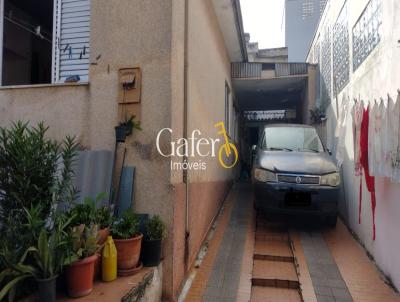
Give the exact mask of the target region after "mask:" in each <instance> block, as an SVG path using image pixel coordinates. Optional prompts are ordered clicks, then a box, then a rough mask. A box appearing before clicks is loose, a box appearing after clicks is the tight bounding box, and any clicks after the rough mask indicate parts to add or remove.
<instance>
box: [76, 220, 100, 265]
mask: <svg viewBox="0 0 400 302" xmlns="http://www.w3.org/2000/svg"><path fill="white" fill-rule="evenodd" d="M97 236H98V226H97V225H96V224H91V225H79V226H74V227H72V229H71V237H70V240H71V241H70V243H71V251H72V255H73V256H76V257H77V258H78V259H83V258H87V257H90V256H92V255H94V254H95V253H96V252H97V251H98V249H99V245H98V244H97Z"/></svg>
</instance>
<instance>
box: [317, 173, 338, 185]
mask: <svg viewBox="0 0 400 302" xmlns="http://www.w3.org/2000/svg"><path fill="white" fill-rule="evenodd" d="M338 185H340V174H339V173H338V172H335V173H331V174H326V175H322V176H321V186H331V187H337V186H338Z"/></svg>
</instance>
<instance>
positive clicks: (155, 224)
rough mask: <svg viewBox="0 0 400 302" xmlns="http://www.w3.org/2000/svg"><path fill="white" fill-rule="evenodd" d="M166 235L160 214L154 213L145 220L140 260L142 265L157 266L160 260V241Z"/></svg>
mask: <svg viewBox="0 0 400 302" xmlns="http://www.w3.org/2000/svg"><path fill="white" fill-rule="evenodd" d="M165 236H166V226H165V224H164V222H163V221H162V220H161V218H160V216H158V215H154V216H153V217H152V218H151V219H149V220H148V221H147V222H146V236H145V238H144V240H143V250H142V262H143V265H144V266H157V265H159V264H160V260H161V243H162V240H163V239H164V238H165Z"/></svg>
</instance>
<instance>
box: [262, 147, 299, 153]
mask: <svg viewBox="0 0 400 302" xmlns="http://www.w3.org/2000/svg"><path fill="white" fill-rule="evenodd" d="M268 150H271V151H289V152H290V151H293V150H292V149H289V148H278V147H271V148H268Z"/></svg>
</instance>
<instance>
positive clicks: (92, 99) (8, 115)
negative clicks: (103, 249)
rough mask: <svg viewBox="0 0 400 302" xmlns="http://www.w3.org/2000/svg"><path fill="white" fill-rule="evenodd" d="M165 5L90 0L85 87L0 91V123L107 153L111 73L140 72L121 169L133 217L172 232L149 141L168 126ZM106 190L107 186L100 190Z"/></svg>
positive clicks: (165, 178) (168, 244) (159, 166)
mask: <svg viewBox="0 0 400 302" xmlns="http://www.w3.org/2000/svg"><path fill="white" fill-rule="evenodd" d="M171 5H172V1H165V0H154V1H142V0H94V1H91V44H90V51H91V59H90V61H91V63H95V64H91V65H90V71H89V72H90V79H89V84H87V85H69V86H65V85H58V86H56V85H48V86H45V87H44V86H35V87H33V86H32V87H25V88H21V87H18V88H4V89H3V88H2V89H0V125H2V126H5V125H7V124H8V123H9V121H14V120H16V119H23V120H30V121H31V122H32V123H36V122H37V121H41V120H43V121H45V123H46V124H47V125H49V126H50V130H49V135H50V136H51V137H53V138H56V139H62V138H63V137H64V135H66V134H73V135H77V137H78V138H79V139H80V141H81V143H82V145H84V146H85V147H87V148H90V149H109V150H112V149H113V148H114V144H115V136H114V126H116V124H117V95H118V70H119V69H120V68H126V67H140V68H141V70H142V92H141V95H142V97H141V122H142V128H143V131H140V132H135V133H134V134H133V136H132V137H130V138H129V139H128V141H127V143H126V148H127V153H126V160H125V165H133V166H135V167H136V175H135V204H134V209H135V210H136V211H137V212H139V213H151V214H153V213H157V214H160V215H161V217H162V218H163V220H164V221H165V222H166V223H167V225H168V230H169V234H173V233H174V232H173V229H172V223H173V220H172V218H173V215H172V210H173V208H172V199H171V194H172V192H171V188H170V186H169V184H170V169H169V161H168V160H166V159H164V158H162V157H161V156H159V155H158V153H157V151H156V148H155V138H156V136H157V132H158V131H159V129H161V128H163V127H169V126H170V125H171V18H172V15H171V11H172V8H171ZM104 189H105V190H108V188H104ZM164 255H165V256H166V259H165V261H164V262H163V263H164V266H165V268H166V269H165V270H164V273H165V275H166V279H167V280H168V279H171V278H169V277H168V274H169V273H171V272H172V269H171V267H172V265H171V263H172V235H170V237H168V238H167V239H166V240H165V242H164Z"/></svg>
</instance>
